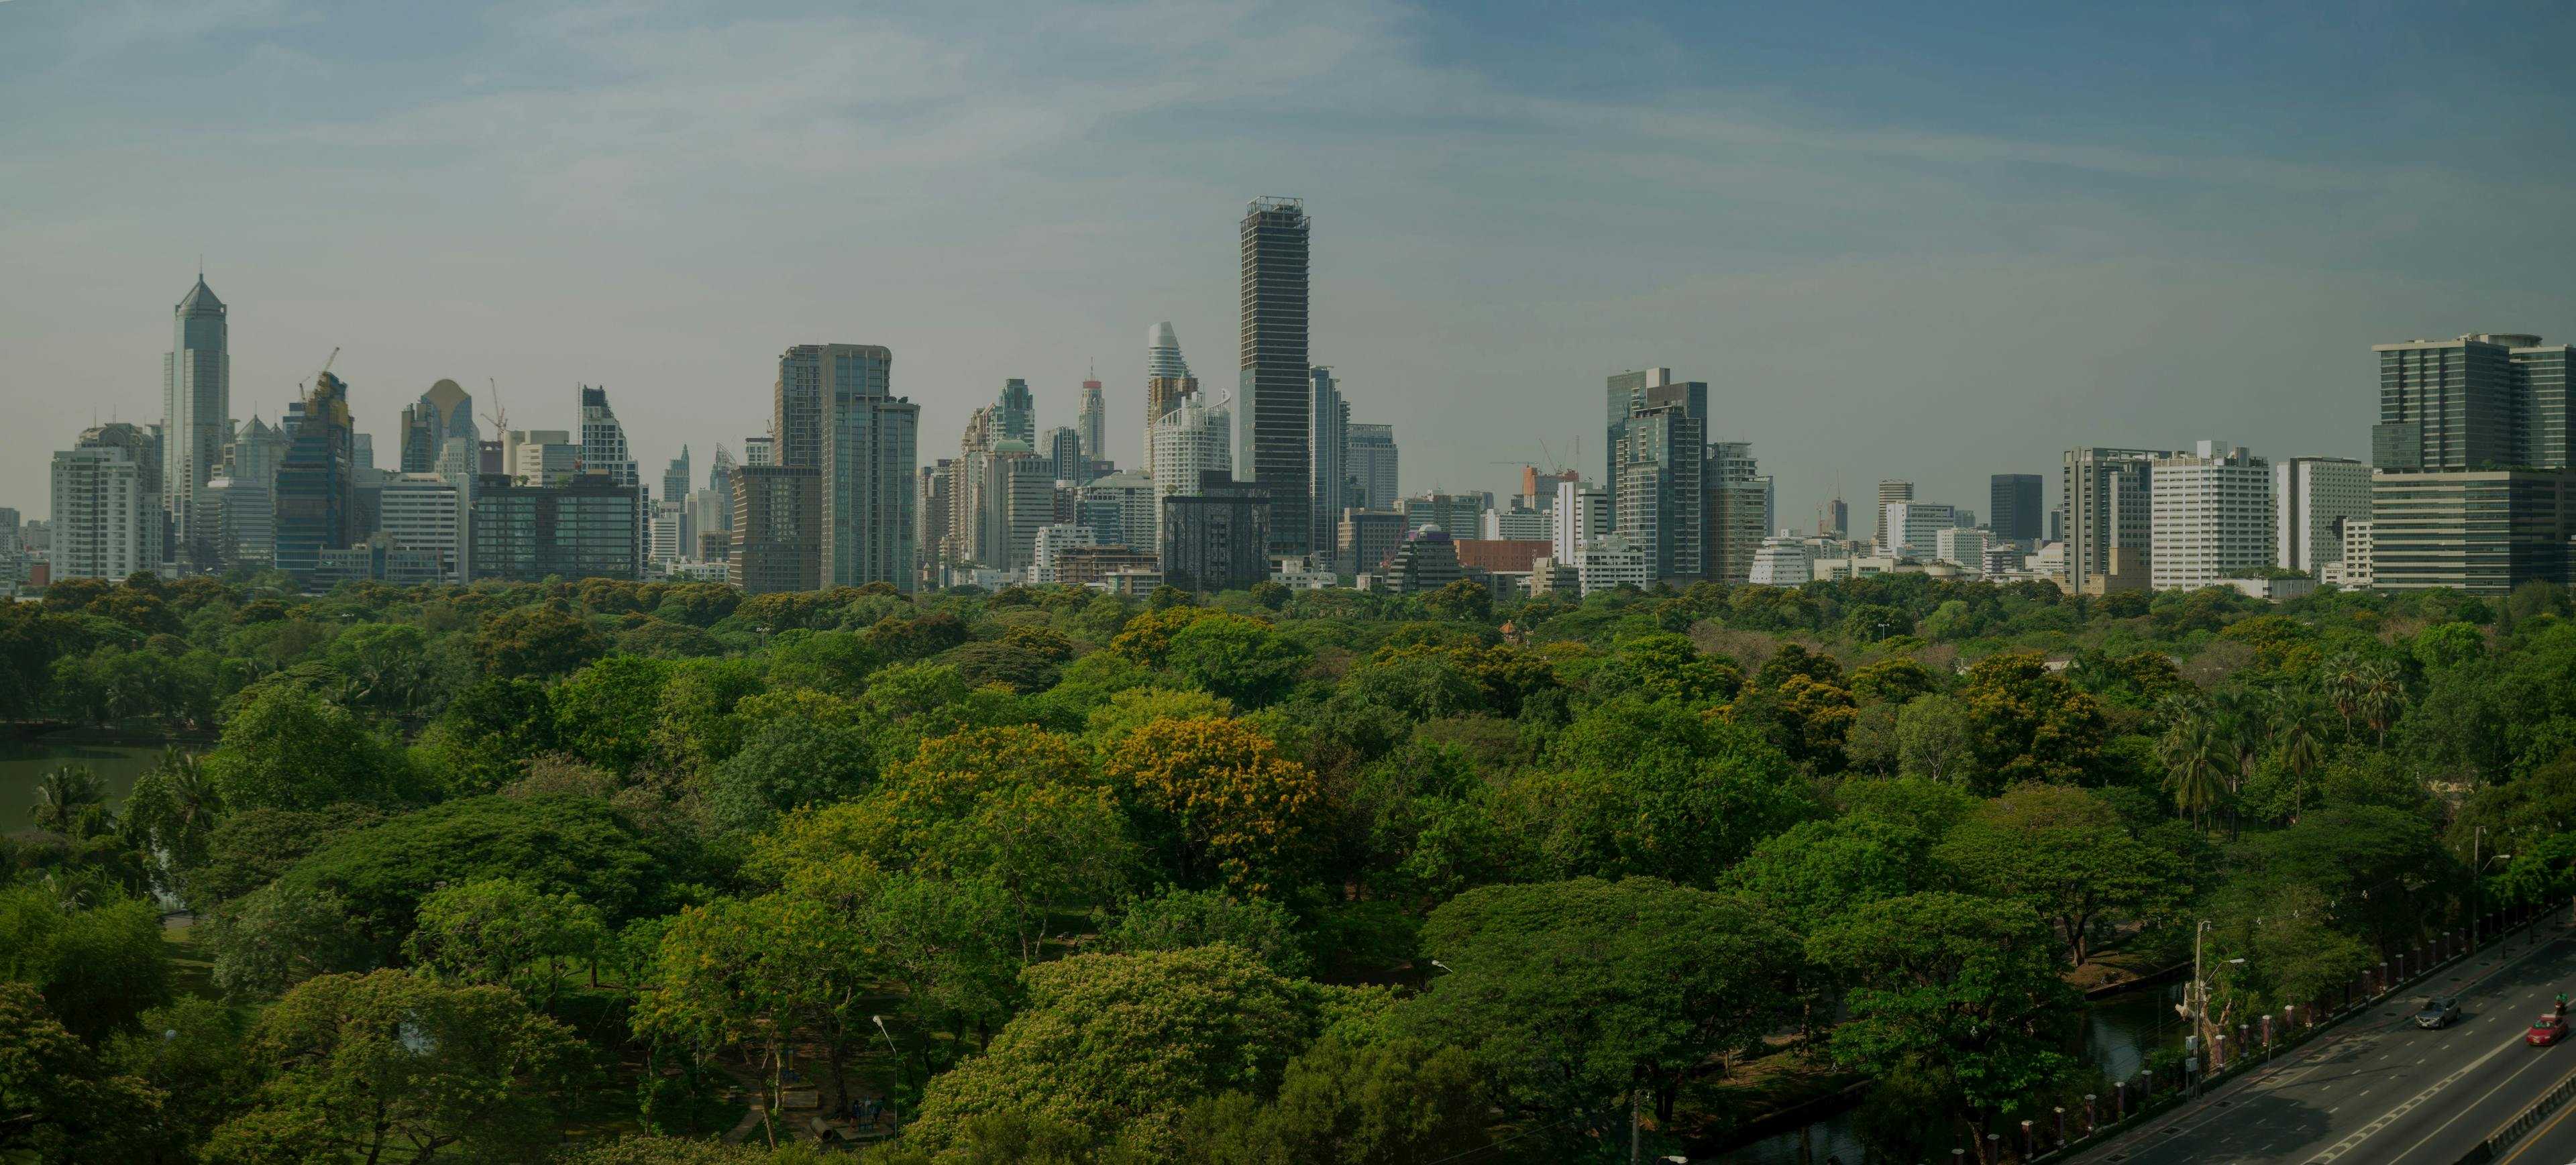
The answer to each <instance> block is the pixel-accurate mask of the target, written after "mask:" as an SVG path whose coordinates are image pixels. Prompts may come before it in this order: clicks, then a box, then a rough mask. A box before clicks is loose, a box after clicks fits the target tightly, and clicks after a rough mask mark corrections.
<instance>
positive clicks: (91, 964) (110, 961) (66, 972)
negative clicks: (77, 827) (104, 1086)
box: [0, 888, 170, 1043]
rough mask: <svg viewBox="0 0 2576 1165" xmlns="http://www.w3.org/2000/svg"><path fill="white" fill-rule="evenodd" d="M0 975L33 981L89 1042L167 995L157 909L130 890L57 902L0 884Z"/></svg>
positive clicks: (69, 1025)
mask: <svg viewBox="0 0 2576 1165" xmlns="http://www.w3.org/2000/svg"><path fill="white" fill-rule="evenodd" d="M0 981H9V982H16V983H25V984H27V985H29V986H31V987H33V988H35V989H36V990H37V991H39V992H41V993H42V994H43V995H44V999H45V1009H46V1010H47V1011H48V1012H49V1013H50V1014H51V1015H53V1016H54V1017H55V1018H57V1019H58V1020H60V1021H61V1023H62V1025H63V1026H64V1027H67V1028H70V1029H71V1030H72V1031H73V1032H74V1033H75V1034H77V1035H79V1036H80V1037H81V1038H82V1039H85V1040H89V1041H91V1042H93V1043H95V1042H97V1041H98V1040H99V1039H100V1038H101V1037H103V1036H105V1035H106V1034H107V1033H109V1032H112V1031H117V1030H119V1029H122V1028H126V1027H129V1026H131V1025H132V1024H133V1023H134V1017H135V1015H136V1014H138V1013H140V1012H141V1011H143V1009H145V1008H147V1007H152V1006H155V1005H158V1004H160V1003H162V1002H164V1001H165V1000H167V999H169V997H170V955H169V952H168V950H167V949H166V947H165V946H164V944H163V943H162V941H161V917H160V913H159V912H158V911H155V910H154V909H152V906H151V904H149V903H147V902H143V901H141V900H139V899H133V898H123V897H118V898H113V899H110V900H109V901H106V902H103V903H100V904H98V905H95V906H92V907H90V908H89V909H86V910H65V909H63V908H62V906H61V905H59V904H58V903H57V902H56V901H55V899H54V897H53V896H52V895H49V894H46V893H44V892H42V891H40V890H36V889H29V888H21V889H14V890H0Z"/></svg>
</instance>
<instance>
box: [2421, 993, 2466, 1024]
mask: <svg viewBox="0 0 2576 1165" xmlns="http://www.w3.org/2000/svg"><path fill="white" fill-rule="evenodd" d="M2458 1018H2460V997H2459V996H2457V995H2436V996H2434V997H2433V998H2431V999H2427V1000H2425V1001H2424V1008H2423V1010H2421V1011H2418V1012H2416V1013H2415V1026H2417V1027H2420V1028H2440V1027H2449V1026H2451V1021H2453V1020H2456V1019H2458Z"/></svg>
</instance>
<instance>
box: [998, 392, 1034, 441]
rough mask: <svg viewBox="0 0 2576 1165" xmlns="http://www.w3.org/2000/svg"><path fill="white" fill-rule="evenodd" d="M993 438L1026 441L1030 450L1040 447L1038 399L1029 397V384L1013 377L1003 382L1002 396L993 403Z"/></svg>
mask: <svg viewBox="0 0 2576 1165" xmlns="http://www.w3.org/2000/svg"><path fill="white" fill-rule="evenodd" d="M993 409H994V412H993V437H994V439H995V440H1000V439H1003V438H1010V439H1012V440H1018V441H1026V442H1028V444H1029V448H1031V449H1035V448H1037V446H1038V404H1037V398H1036V397H1033V396H1031V395H1029V382H1028V381H1025V380H1021V379H1019V378H1018V377H1013V378H1011V379H1009V380H1005V381H1003V382H1002V395H1001V396H1000V397H999V398H997V399H996V400H995V401H994V402H993Z"/></svg>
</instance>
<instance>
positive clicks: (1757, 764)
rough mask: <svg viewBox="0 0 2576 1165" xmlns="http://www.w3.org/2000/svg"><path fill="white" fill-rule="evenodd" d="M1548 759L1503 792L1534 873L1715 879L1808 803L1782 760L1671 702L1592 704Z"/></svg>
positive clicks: (1811, 806) (1510, 822)
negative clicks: (1530, 854) (1530, 855)
mask: <svg viewBox="0 0 2576 1165" xmlns="http://www.w3.org/2000/svg"><path fill="white" fill-rule="evenodd" d="M1546 760H1547V762H1548V766H1549V767H1548V768H1546V769H1542V770H1540V771H1537V772H1531V773H1525V774H1523V775H1521V776H1520V777H1518V778H1516V779H1515V780H1514V781H1513V782H1512V783H1511V785H1509V786H1508V787H1506V788H1505V789H1504V791H1503V797H1504V799H1505V811H1506V828H1509V829H1514V830H1516V831H1518V832H1521V833H1522V834H1523V838H1522V840H1521V844H1522V845H1524V846H1526V847H1528V848H1529V849H1530V850H1531V851H1533V856H1534V858H1535V860H1536V864H1537V867H1538V872H1539V874H1540V875H1541V876H1553V877H1573V876H1578V875H1585V874H1590V875H1597V876H1614V875H1627V874H1645V875H1651V876H1654V877H1660V878H1665V879H1669V880H1671V881H1676V882H1682V883H1686V884H1690V885H1699V886H1706V885H1711V884H1714V882H1715V880H1716V878H1717V877H1718V876H1719V875H1720V874H1721V873H1722V872H1723V871H1724V870H1725V869H1726V868H1727V867H1728V866H1731V865H1733V864H1734V863H1735V862H1736V861H1737V860H1738V859H1740V858H1742V857H1743V856H1744V854H1745V853H1746V852H1747V851H1748V850H1750V849H1752V848H1753V845H1754V843H1756V842H1758V841H1760V840H1762V839H1763V838H1765V837H1769V836H1771V835H1772V834H1774V833H1778V832H1779V831H1781V830H1783V829H1786V828H1788V827H1789V826H1790V825H1791V824H1793V823H1795V822H1797V821H1799V820H1801V819H1803V818H1805V817H1807V816H1809V815H1810V814H1812V813H1813V812H1814V811H1815V803H1814V801H1813V799H1812V798H1811V797H1810V795H1809V793H1808V790H1807V785H1806V782H1805V780H1804V779H1802V778H1801V777H1800V776H1799V775H1798V773H1797V770H1796V769H1794V768H1792V767H1791V766H1790V764H1789V762H1788V759H1787V758H1786V757H1783V756H1781V755H1780V754H1779V752H1777V751H1776V750H1774V749H1773V748H1771V746H1770V745H1769V744H1767V743H1765V742H1764V741H1762V740H1761V739H1759V738H1757V737H1755V736H1754V735H1753V734H1752V733H1751V732H1749V731H1747V730H1745V729H1744V728H1742V727H1739V726H1737V725H1734V724H1730V723H1727V722H1726V721H1724V720H1719V719H1714V718H1711V717H1707V716H1703V715H1701V714H1699V713H1697V712H1694V711H1691V710H1690V709H1688V708H1687V707H1684V706H1682V705H1680V704H1677V703H1674V702H1672V701H1656V702H1654V703H1642V702H1640V701H1638V700H1637V699H1635V698H1634V697H1631V698H1628V699H1624V700H1619V701H1614V702H1611V703H1607V704H1602V705H1599V706H1596V707H1594V708H1593V709H1591V710H1590V711H1587V712H1585V713H1584V714H1583V716H1582V717H1581V718H1580V719H1577V720H1576V721H1575V722H1574V723H1573V724H1572V725H1569V726H1568V727H1567V728H1566V729H1565V731H1564V732H1562V733H1560V734H1559V735H1558V737H1557V739H1556V742H1555V743H1554V744H1553V745H1552V746H1551V747H1550V748H1549V750H1548V753H1547V756H1546Z"/></svg>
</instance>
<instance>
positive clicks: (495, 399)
mask: <svg viewBox="0 0 2576 1165" xmlns="http://www.w3.org/2000/svg"><path fill="white" fill-rule="evenodd" d="M483 383H485V384H487V385H490V386H492V411H491V412H488V413H485V414H483V420H484V423H486V424H489V425H491V426H492V431H493V432H495V433H501V434H507V433H509V431H510V410H509V408H508V407H506V406H504V405H503V404H502V403H501V382H500V381H497V380H494V379H492V378H491V377H489V376H486V377H484V378H483Z"/></svg>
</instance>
